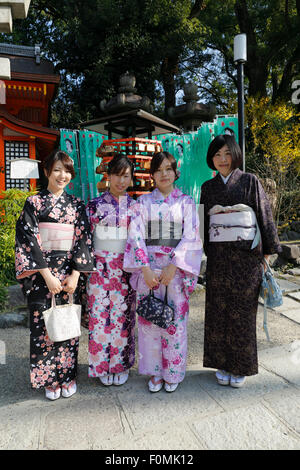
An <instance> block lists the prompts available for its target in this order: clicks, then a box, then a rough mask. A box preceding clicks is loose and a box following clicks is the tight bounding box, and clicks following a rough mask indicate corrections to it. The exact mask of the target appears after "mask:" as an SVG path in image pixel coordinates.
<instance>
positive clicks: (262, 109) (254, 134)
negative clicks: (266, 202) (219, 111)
mask: <svg viewBox="0 0 300 470" xmlns="http://www.w3.org/2000/svg"><path fill="white" fill-rule="evenodd" d="M246 114H247V121H248V133H249V134H250V138H248V142H247V147H248V148H247V150H248V151H249V150H250V155H249V154H248V152H247V159H246V160H247V170H248V171H250V172H254V173H256V174H257V175H258V176H259V177H260V178H261V179H262V183H263V185H264V186H265V189H266V190H267V192H268V194H269V196H270V198H271V201H272V203H273V211H274V215H275V217H276V219H277V221H279V220H280V221H281V222H283V223H287V222H289V221H291V220H292V219H293V217H294V216H297V210H299V203H300V198H299V197H300V193H299V183H300V125H299V115H298V114H297V113H296V111H295V109H294V108H293V106H292V105H290V104H289V103H283V102H281V101H278V102H276V103H272V102H271V100H270V99H268V98H260V99H249V100H248V103H247V106H246ZM248 155H249V157H248Z"/></svg>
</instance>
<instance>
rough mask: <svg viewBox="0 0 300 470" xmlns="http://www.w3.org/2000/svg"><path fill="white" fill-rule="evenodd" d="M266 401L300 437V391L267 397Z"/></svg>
mask: <svg viewBox="0 0 300 470" xmlns="http://www.w3.org/2000/svg"><path fill="white" fill-rule="evenodd" d="M264 401H265V404H267V405H268V406H269V407H270V409H271V410H272V412H273V413H274V414H276V415H277V416H278V417H279V418H281V419H282V420H283V421H284V422H285V423H286V425H287V426H288V427H289V428H290V429H292V430H293V431H295V432H296V433H298V434H299V436H300V390H292V391H291V390H290V391H289V393H288V394H287V393H279V394H273V395H271V396H270V397H268V396H267V397H265V399H264Z"/></svg>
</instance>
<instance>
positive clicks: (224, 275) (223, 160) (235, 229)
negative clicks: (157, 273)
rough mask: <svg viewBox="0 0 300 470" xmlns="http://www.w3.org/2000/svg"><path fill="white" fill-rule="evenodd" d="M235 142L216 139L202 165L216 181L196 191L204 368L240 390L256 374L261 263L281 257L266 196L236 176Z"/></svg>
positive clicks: (248, 177)
mask: <svg viewBox="0 0 300 470" xmlns="http://www.w3.org/2000/svg"><path fill="white" fill-rule="evenodd" d="M241 162H242V155H241V150H240V147H239V146H238V144H237V143H236V141H235V139H234V137H232V136H229V135H220V136H217V137H216V138H215V139H214V140H213V141H212V142H211V144H210V146H209V149H208V152H207V164H208V166H209V167H210V168H212V169H214V170H217V171H218V172H219V173H218V175H217V176H216V177H215V178H213V179H212V180H209V181H206V182H205V183H204V184H203V185H202V188H201V204H204V250H205V253H206V255H207V272H206V278H207V284H206V310H205V312H206V313H205V337H204V366H205V367H210V368H215V369H218V371H217V373H216V377H217V381H218V383H219V384H221V385H229V384H230V385H231V386H232V387H236V388H237V387H241V386H242V385H243V384H244V382H245V378H246V376H251V375H254V374H257V372H258V364H257V345H256V314H257V307H258V295H259V289H260V284H261V279H262V267H263V258H264V257H266V258H267V256H268V255H270V254H272V253H277V252H279V251H281V248H280V244H279V240H278V236H277V231H276V227H275V224H274V222H273V217H272V212H271V208H270V204H269V201H268V199H267V197H266V194H265V192H264V190H263V188H262V186H261V184H260V182H259V180H258V179H257V178H256V176H254V175H252V174H250V173H243V172H242V171H241V170H239V168H238V167H239V166H240V165H241Z"/></svg>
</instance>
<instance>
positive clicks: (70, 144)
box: [60, 129, 82, 198]
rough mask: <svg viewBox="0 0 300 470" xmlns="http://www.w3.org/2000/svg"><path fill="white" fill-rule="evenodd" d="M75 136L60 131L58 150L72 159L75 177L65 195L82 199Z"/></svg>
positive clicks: (68, 131)
mask: <svg viewBox="0 0 300 470" xmlns="http://www.w3.org/2000/svg"><path fill="white" fill-rule="evenodd" d="M77 145H78V142H77V135H76V132H74V131H70V130H68V129H61V130H60V148H61V150H63V151H64V152H66V153H67V154H68V155H70V157H71V158H72V160H73V162H74V169H75V173H76V176H75V178H74V179H72V181H71V182H70V183H69V185H68V186H67V188H66V191H67V193H69V194H73V195H74V196H76V197H79V198H82V191H81V174H80V160H79V155H78V150H77Z"/></svg>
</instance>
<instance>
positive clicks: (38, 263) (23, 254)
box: [15, 198, 48, 280]
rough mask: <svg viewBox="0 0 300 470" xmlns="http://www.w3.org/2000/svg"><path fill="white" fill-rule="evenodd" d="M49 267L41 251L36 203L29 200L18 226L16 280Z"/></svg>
mask: <svg viewBox="0 0 300 470" xmlns="http://www.w3.org/2000/svg"><path fill="white" fill-rule="evenodd" d="M47 267H48V265H47V263H46V260H45V258H44V255H43V252H42V249H41V238H40V233H39V222H38V213H37V209H36V207H35V205H34V201H33V200H32V199H31V198H28V199H27V200H26V202H25V205H24V208H23V211H22V213H21V215H20V217H19V219H18V221H17V224H16V239H15V268H16V278H17V279H18V280H19V279H23V278H25V277H29V276H31V275H32V274H35V273H36V272H38V271H39V270H40V269H45V268H47Z"/></svg>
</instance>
